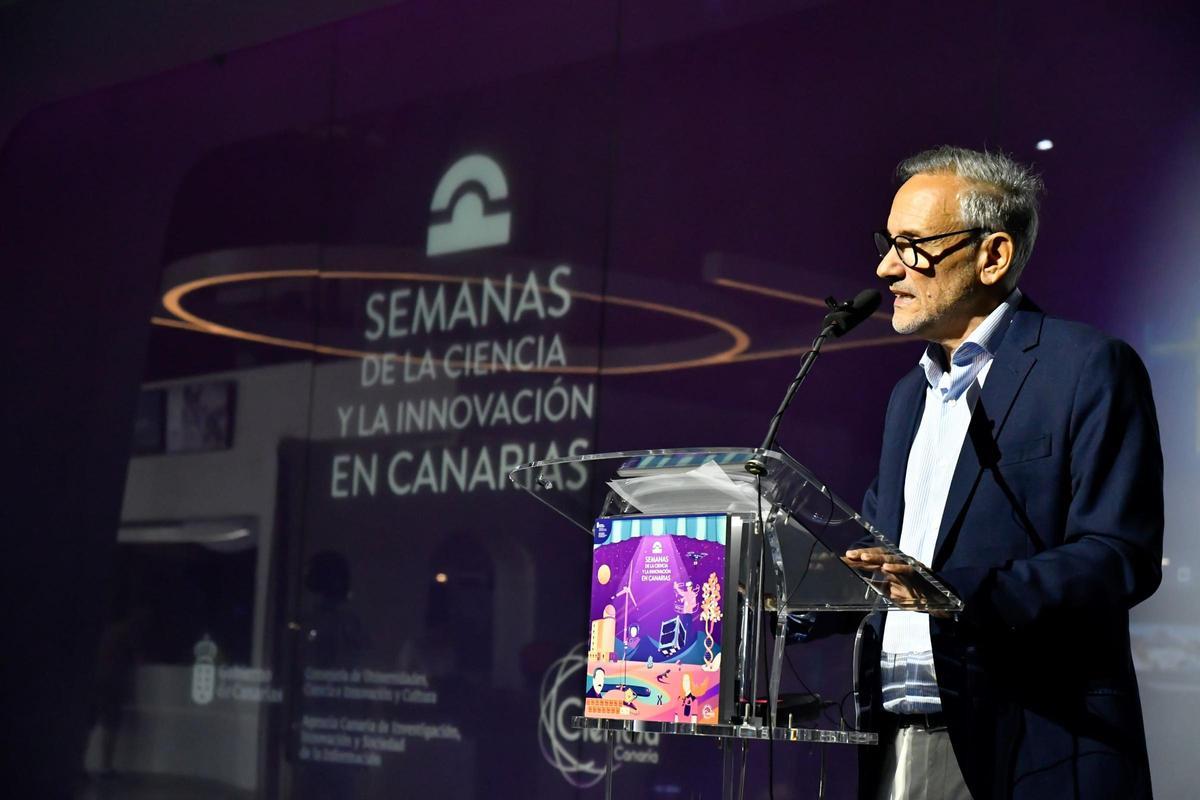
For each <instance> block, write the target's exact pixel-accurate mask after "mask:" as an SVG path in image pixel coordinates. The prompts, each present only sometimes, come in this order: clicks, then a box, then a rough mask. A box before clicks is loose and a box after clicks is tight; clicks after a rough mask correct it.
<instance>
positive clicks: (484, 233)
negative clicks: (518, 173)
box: [425, 153, 512, 256]
mask: <svg viewBox="0 0 1200 800" xmlns="http://www.w3.org/2000/svg"><path fill="white" fill-rule="evenodd" d="M507 200H508V181H507V180H506V179H505V177H504V171H503V170H501V169H500V165H499V164H497V163H496V162H495V161H493V160H492V159H490V158H488V157H487V156H485V155H481V154H479V153H473V154H471V155H469V156H465V157H463V158H460V159H459V160H458V161H456V162H455V163H454V165H453V166H452V167H450V169H448V170H447V171H446V174H445V175H443V176H442V179H441V181H439V182H438V185H437V189H435V190H434V192H433V203H432V205H431V207H430V211H431V212H432V214H431V217H432V221H431V222H430V225H429V238H428V240H427V241H426V244H425V254H426V255H430V256H440V255H446V254H448V253H461V252H464V251H467V250H480V249H483V248H485V247H499V246H500V245H503V244H508V240H509V237H510V236H511V234H512V213H511V212H509V211H507V210H504V209H503V206H504V205H506V201H507Z"/></svg>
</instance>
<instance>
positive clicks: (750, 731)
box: [571, 717, 879, 744]
mask: <svg viewBox="0 0 1200 800" xmlns="http://www.w3.org/2000/svg"><path fill="white" fill-rule="evenodd" d="M571 727H572V728H581V729H584V730H596V731H611V732H613V733H669V734H677V735H682V736H712V737H716V738H718V739H748V740H752V741H753V740H759V741H764V742H765V741H768V740H771V739H774V740H775V741H777V742H817V743H820V744H879V734H877V733H866V732H860V731H830V730H822V729H820V728H787V727H775V728H768V727H766V726H765V725H763V726H754V725H700V724H699V723H692V722H644V721H642V720H636V719H597V718H594V717H572V718H571Z"/></svg>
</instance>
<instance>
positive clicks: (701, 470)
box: [608, 461, 766, 514]
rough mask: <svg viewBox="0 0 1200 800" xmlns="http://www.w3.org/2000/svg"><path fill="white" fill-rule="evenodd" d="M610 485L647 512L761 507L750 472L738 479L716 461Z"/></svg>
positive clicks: (728, 509) (712, 510)
mask: <svg viewBox="0 0 1200 800" xmlns="http://www.w3.org/2000/svg"><path fill="white" fill-rule="evenodd" d="M608 486H609V488H611V489H612V490H613V491H614V492H616V493H617V494H618V495H620V497H621V498H622V499H623V500H625V501H626V502H627V503H629V504H630V505H632V506H633V507H634V508H636V509H637V510H638V511H640V512H642V513H643V514H678V513H712V512H726V513H729V512H743V513H745V512H749V513H756V512H757V509H758V494H757V492H756V491H755V488H754V477H753V476H752V475H750V474H749V473H747V474H746V476H745V478H743V477H742V476H741V475H738V476H737V477H736V480H735V478H734V477H733V476H731V475H730V474H729V473H727V472H725V470H723V469H721V467H719V466H718V465H717V464H716V463H714V462H712V461H706V462H704V463H703V464H701V465H700V466H699V467H696V468H695V469H692V470H688V471H687V472H675V473H667V474H663V475H644V476H641V477H637V478H618V479H615V480H611V481H609V482H608ZM765 510H766V509H765V507H764V511H765Z"/></svg>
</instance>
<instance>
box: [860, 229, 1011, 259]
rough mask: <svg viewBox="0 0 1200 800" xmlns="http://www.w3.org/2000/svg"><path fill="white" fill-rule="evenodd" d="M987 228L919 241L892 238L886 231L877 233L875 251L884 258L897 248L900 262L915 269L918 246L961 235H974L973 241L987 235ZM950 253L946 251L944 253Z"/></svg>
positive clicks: (897, 237) (964, 230) (899, 237)
mask: <svg viewBox="0 0 1200 800" xmlns="http://www.w3.org/2000/svg"><path fill="white" fill-rule="evenodd" d="M987 232H988V230H987V228H964V229H962V230H961V231H950V232H949V233H939V234H937V235H936V236H922V237H921V238H919V239H914V238H913V237H911V236H905V235H903V234H901V235H900V236H892V235H891V234H890V233H888V232H887V231H886V230H877V231H875V249H876V250H878V251H879V257H880V258H883V257H884V256H886V255H887V254H888V251H889V250H891V249H892V248H893V247H894V248H896V255H898V256H900V260H901V261H902V262H903V263H904V265H905V266H909V267H915V266H916V265H917V252H918V251H917V245H919V244H924V243H925V242H933V241H936V240H938V239H945V238H946V237H947V236H957V235H958V234H960V233H969V234H972V236H971V239H973V238H975V236H978V235H979V234H981V233H987ZM971 239H963V241H962V242H960V244H966V243H967V242H969V241H971ZM946 252H950V251H949V250H946V251H944V252H943V254H945V253H946Z"/></svg>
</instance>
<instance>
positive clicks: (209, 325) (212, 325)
mask: <svg viewBox="0 0 1200 800" xmlns="http://www.w3.org/2000/svg"><path fill="white" fill-rule="evenodd" d="M294 278H310V279H311V278H316V279H318V280H396V281H428V282H448V283H482V282H483V279H482V278H475V277H463V276H461V275H438V274H435V273H429V272H362V271H345V272H322V271H320V270H315V269H291V270H263V271H254V272H238V273H232V274H229V275H217V276H213V277H206V278H197V279H196V280H191V281H186V282H184V283H181V284H179V285H178V286H173V287H171V288H170V289H168V290H167V291H166V292H165V293H164V294H163V297H162V303H163V306H164V307H165V308H166V309H167V310H168V311H169V312H171V313H172V314H174V315H175V317H176V318H177V319H164V318H161V317H155V318H154V319H153V321H154V322H155V323H156V324H159V325H163V326H166V327H174V328H182V329H185V330H195V331H200V332H203V333H209V334H212V335H215V336H225V337H229V338H233V339H242V340H244V341H250V342H257V343H259V344H268V345H274V346H276V347H287V348H291V349H294V350H305V351H308V352H312V353H319V354H321V355H329V356H341V357H345V358H369V357H378V358H386V359H391V360H395V361H400V362H416V361H418V360H419V359H418V358H417V357H415V356H406V355H399V354H396V353H390V352H376V351H371V350H357V349H353V348H346V347H333V346H330V345H322V344H317V343H315V342H305V341H302V340H299V339H286V338H282V337H279V336H270V335H267V334H262V333H257V332H255V331H249V330H244V329H241V328H234V327H230V326H228V325H221V324H220V323H217V322H213V321H212V320H208V319H204V318H203V317H201V316H199V315H197V314H195V313H193V312H191V311H188V310H187V309H186V308H185V307H184V305H183V300H184V298H185V297H187V296H188V295H189V294H191V293H192V292H195V291H198V290H200V289H205V288H209V287H212V286H221V285H226V284H233V283H247V282H252V281H265V280H283V279H294ZM567 294H569V295H570V296H571V297H572V298H575V299H578V300H586V301H589V302H594V303H601V304H603V303H610V304H612V305H616V306H625V307H628V308H637V309H642V310H644V311H650V312H654V313H659V314H666V315H668V316H674V317H680V318H682V319H687V320H691V321H693V322H697V323H700V324H702V325H707V326H709V327H711V328H715V329H717V330H719V331H721V332H722V333H724V334H726V335H727V336H729V337H730V339H731V340H732V343H731V344H730V346H729V347H727V348H725V349H723V350H721V351H719V352H716V353H711V354H709V355H705V356H700V357H698V358H691V359H684V360H681V361H664V362H659V363H653V364H632V365H626V366H614V367H599V366H555V367H531V368H529V369H524V370H521V371H522V372H544V373H552V374H557V373H568V374H586V375H593V374H600V375H634V374H639V373H646V372H667V371H670V370H677V369H690V368H693V367H707V366H712V365H716V364H726V363H732V362H734V361H735V360H737V357H738V356H740V355H741V354H743V353H745V352H746V350H747V349H749V347H750V336H749V335H748V334H747V333H746V332H745V331H743V330H742V329H741V328H739V327H738V326H736V325H734V324H733V323H731V322H727V321H726V320H723V319H720V318H719V317H714V316H711V315H708V314H703V313H701V312H699V311H692V310H690V309H687V308H680V307H679V306H672V305H667V304H666V303H656V302H653V301H650V300H638V299H635V298H631V297H614V296H611V295H610V296H604V295H599V294H595V293H593V292H582V291H575V290H567ZM435 363H437V364H439V365H443V364H449V365H452V366H456V367H462V366H464V364H465V362H461V361H447V360H446V359H435Z"/></svg>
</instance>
